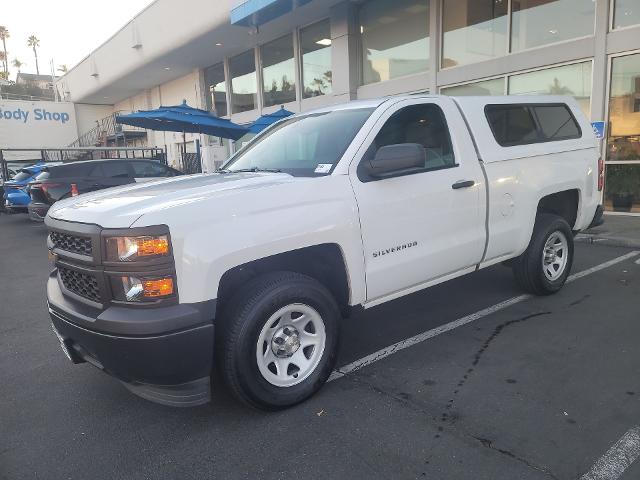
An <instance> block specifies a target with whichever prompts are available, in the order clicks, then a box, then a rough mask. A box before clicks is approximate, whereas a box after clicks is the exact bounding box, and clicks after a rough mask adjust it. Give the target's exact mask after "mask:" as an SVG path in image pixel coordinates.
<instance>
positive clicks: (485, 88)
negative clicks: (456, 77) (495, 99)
mask: <svg viewBox="0 0 640 480" xmlns="http://www.w3.org/2000/svg"><path fill="white" fill-rule="evenodd" d="M440 93H442V94H443V95H452V96H459V97H461V96H466V95H504V78H494V79H492V80H482V81H480V82H473V83H467V84H465V85H456V86H455V87H444V88H441V89H440Z"/></svg>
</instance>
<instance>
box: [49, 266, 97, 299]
mask: <svg viewBox="0 0 640 480" xmlns="http://www.w3.org/2000/svg"><path fill="white" fill-rule="evenodd" d="M58 273H59V274H60V280H62V284H63V285H64V287H65V288H66V289H67V290H69V291H71V292H73V293H75V294H76V295H80V296H81V297H84V298H86V299H88V300H91V301H93V302H96V303H100V288H99V287H98V281H97V280H96V277H94V276H93V275H90V274H86V273H81V272H78V271H76V270H71V269H70V268H65V267H63V266H58Z"/></svg>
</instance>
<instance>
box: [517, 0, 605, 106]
mask: <svg viewBox="0 0 640 480" xmlns="http://www.w3.org/2000/svg"><path fill="white" fill-rule="evenodd" d="M589 1H591V0H589ZM591 68H592V66H591V62H582V63H574V64H572V65H563V66H561V67H552V68H547V69H545V70H538V71H535V72H528V73H520V74H517V75H512V76H511V77H509V94H510V95H572V96H573V97H575V99H576V100H577V101H578V103H579V104H580V107H581V108H582V111H583V112H584V113H585V115H587V118H590V116H591Z"/></svg>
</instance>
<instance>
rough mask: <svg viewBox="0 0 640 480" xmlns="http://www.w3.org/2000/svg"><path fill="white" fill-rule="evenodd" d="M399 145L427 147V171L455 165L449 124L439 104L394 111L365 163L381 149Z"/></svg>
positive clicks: (366, 157) (371, 148)
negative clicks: (416, 144)
mask: <svg viewBox="0 0 640 480" xmlns="http://www.w3.org/2000/svg"><path fill="white" fill-rule="evenodd" d="M398 143H418V144H420V145H422V146H423V147H424V149H425V156H426V161H425V166H424V168H425V171H427V170H438V169H442V168H448V167H455V166H456V163H455V157H454V155H453V147H452V145H451V137H450V135H449V128H448V127H447V121H446V119H445V117H444V113H443V112H442V110H441V109H440V107H438V106H437V105H434V104H420V105H410V106H408V107H404V108H402V109H400V110H398V111H397V112H395V113H394V114H393V115H391V117H389V119H388V120H387V121H386V123H385V124H384V125H383V126H382V128H381V129H380V131H379V132H378V134H377V135H376V138H375V139H374V141H373V143H372V145H371V147H369V149H368V150H367V153H366V154H365V158H363V160H364V161H368V160H371V159H372V158H373V157H374V156H375V154H376V152H377V151H378V149H379V148H381V147H386V146H387V145H395V144H398Z"/></svg>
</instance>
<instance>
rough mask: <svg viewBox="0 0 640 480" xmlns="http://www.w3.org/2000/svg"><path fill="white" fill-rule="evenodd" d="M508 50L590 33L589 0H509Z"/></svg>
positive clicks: (592, 22) (591, 13)
mask: <svg viewBox="0 0 640 480" xmlns="http://www.w3.org/2000/svg"><path fill="white" fill-rule="evenodd" d="M512 10H513V15H512V17H513V18H512V25H511V50H512V51H514V52H515V51H519V50H525V49H527V48H533V47H539V46H541V45H547V44H550V43H556V42H561V41H563V40H569V39H572V38H578V37H584V36H587V35H593V32H594V28H595V2H594V1H593V0H513V5H512Z"/></svg>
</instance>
